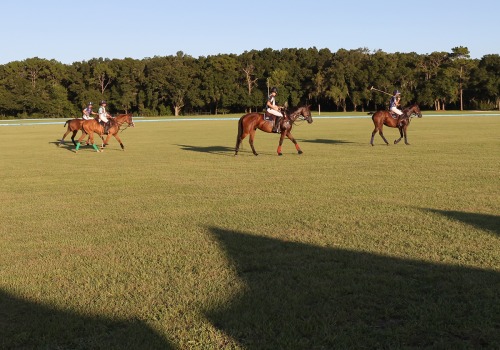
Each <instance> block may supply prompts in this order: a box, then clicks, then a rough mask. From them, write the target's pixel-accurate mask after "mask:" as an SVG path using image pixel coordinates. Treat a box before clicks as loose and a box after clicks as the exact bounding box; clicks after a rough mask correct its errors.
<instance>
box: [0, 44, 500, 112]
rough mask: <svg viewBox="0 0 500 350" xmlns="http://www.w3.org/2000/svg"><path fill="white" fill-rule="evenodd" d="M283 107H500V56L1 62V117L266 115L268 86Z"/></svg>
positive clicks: (309, 52) (249, 55) (351, 53)
mask: <svg viewBox="0 0 500 350" xmlns="http://www.w3.org/2000/svg"><path fill="white" fill-rule="evenodd" d="M272 86H275V87H277V88H278V90H279V94H278V102H279V104H282V105H283V104H288V105H290V106H298V105H301V104H305V103H307V104H311V105H312V106H313V108H315V109H317V108H321V111H365V110H374V109H378V108H384V107H385V106H386V104H387V102H388V96H385V95H384V94H381V93H378V92H374V91H371V90H370V87H371V86H374V87H376V88H377V89H379V90H383V91H387V92H389V93H392V91H393V90H394V89H398V90H400V91H401V92H402V100H403V102H404V103H410V102H417V103H419V105H420V107H421V108H422V109H434V110H445V109H460V110H472V109H475V110H476V109H477V110H492V109H499V110H500V55H498V54H490V55H485V56H483V57H482V58H481V59H471V58H470V55H469V50H468V49H467V48H466V47H462V46H460V47H455V48H453V49H452V50H451V52H433V53H431V54H424V55H422V54H416V53H413V52H412V53H386V52H383V51H381V50H378V51H374V52H370V51H369V50H368V49H366V48H360V49H356V50H345V49H340V50H338V51H337V52H331V51H330V50H329V49H326V48H325V49H317V48H314V47H313V48H309V49H302V48H298V49H296V48H287V49H282V50H273V49H271V48H266V49H263V50H252V51H245V52H244V53H242V54H240V55H236V54H219V55H213V56H207V57H204V56H201V57H199V58H194V57H191V56H189V55H186V54H184V53H183V52H182V51H179V52H177V54H176V55H171V56H155V57H152V58H144V59H132V58H125V59H106V58H94V59H91V60H89V61H82V62H74V63H72V64H69V65H68V64H63V63H60V62H58V61H56V60H46V59H42V58H38V57H34V58H29V59H26V60H24V61H14V62H10V63H7V64H3V65H0V116H1V117H17V118H24V117H41V118H44V117H69V116H80V113H81V110H82V109H83V108H84V106H85V105H86V104H87V103H88V102H89V101H93V102H94V103H98V102H99V101H100V100H106V101H107V102H108V106H109V108H110V111H111V112H112V113H113V112H115V113H116V112H127V113H128V112H132V113H135V114H139V115H143V116H158V115H176V116H179V115H192V114H223V113H243V112H248V111H255V110H258V111H260V110H262V109H263V107H264V103H265V100H266V97H267V93H268V90H269V88H270V87H272Z"/></svg>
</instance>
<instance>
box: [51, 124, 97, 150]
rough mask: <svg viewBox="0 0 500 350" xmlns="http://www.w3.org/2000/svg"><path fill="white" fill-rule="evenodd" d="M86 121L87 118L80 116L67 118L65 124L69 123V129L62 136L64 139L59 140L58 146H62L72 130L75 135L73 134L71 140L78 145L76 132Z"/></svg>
mask: <svg viewBox="0 0 500 350" xmlns="http://www.w3.org/2000/svg"><path fill="white" fill-rule="evenodd" d="M84 121H85V119H78V118H75V119H68V120H66V123H64V126H66V125H67V126H68V129H67V130H66V132H65V133H64V136H63V137H62V139H61V140H60V141H59V145H58V146H61V145H62V144H63V143H64V138H65V137H66V136H68V134H69V133H70V132H72V133H73V135H72V136H71V141H73V144H74V145H75V146H76V142H75V136H76V133H77V132H78V131H79V130H81V129H82V124H83V122H84ZM89 139H90V136H89ZM89 139H87V143H89Z"/></svg>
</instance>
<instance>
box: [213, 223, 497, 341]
mask: <svg viewBox="0 0 500 350" xmlns="http://www.w3.org/2000/svg"><path fill="white" fill-rule="evenodd" d="M210 231H211V232H212V234H213V235H214V236H215V237H216V239H217V240H218V241H219V242H220V245H221V246H222V247H223V249H224V250H225V251H226V253H227V256H228V259H229V260H230V261H231V262H232V263H233V265H234V267H235V270H236V272H237V274H238V276H239V278H241V279H242V280H243V281H244V282H245V284H246V288H245V289H244V290H243V291H242V292H241V294H240V295H239V296H238V297H236V298H235V299H233V300H229V301H228V302H227V304H226V305H225V306H222V307H221V308H218V309H214V310H207V311H206V314H207V317H208V318H209V319H210V320H211V321H212V322H213V324H214V325H215V326H216V327H218V328H219V329H220V330H222V331H224V332H226V333H227V334H229V335H230V336H232V337H233V338H234V339H235V340H237V341H238V342H239V343H240V344H241V345H242V346H243V347H244V348H246V349H348V348H353V349H360V348H370V349H373V348H378V349H388V348H422V347H423V348H450V349H452V348H455V349H456V348H483V347H484V348H492V349H493V348H499V347H500V332H499V329H500V328H499V327H500V293H498V290H500V274H499V273H498V272H493V271H486V270H479V269H473V268H463V267H454V266H443V265H438V264H433V263H426V262H422V261H413V260H405V259H398V258H391V257H384V256H379V255H374V254H369V253H363V252H357V251H348V250H344V249H335V248H326V247H318V246H311V245H307V244H301V243H294V242H284V241H280V240H276V239H269V238H264V237H259V236H254V235H250V234H247V233H244V232H234V231H228V230H224V229H221V228H217V227H212V228H210Z"/></svg>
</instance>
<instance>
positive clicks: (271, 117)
mask: <svg viewBox="0 0 500 350" xmlns="http://www.w3.org/2000/svg"><path fill="white" fill-rule="evenodd" d="M274 118H276V116H275V115H273V114H271V113H267V112H264V120H265V121H266V122H271V123H274Z"/></svg>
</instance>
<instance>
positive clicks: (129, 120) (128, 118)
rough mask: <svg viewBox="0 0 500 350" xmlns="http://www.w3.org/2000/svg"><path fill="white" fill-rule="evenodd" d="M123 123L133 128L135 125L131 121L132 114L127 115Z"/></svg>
mask: <svg viewBox="0 0 500 350" xmlns="http://www.w3.org/2000/svg"><path fill="white" fill-rule="evenodd" d="M125 122H126V123H128V126H131V127H134V126H135V123H134V121H133V120H132V113H129V114H127V118H126V119H125Z"/></svg>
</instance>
